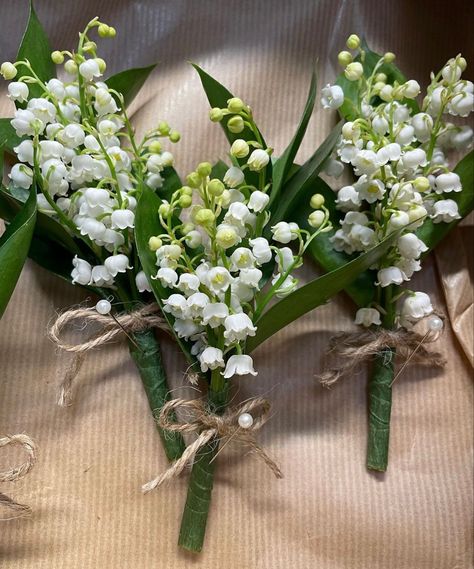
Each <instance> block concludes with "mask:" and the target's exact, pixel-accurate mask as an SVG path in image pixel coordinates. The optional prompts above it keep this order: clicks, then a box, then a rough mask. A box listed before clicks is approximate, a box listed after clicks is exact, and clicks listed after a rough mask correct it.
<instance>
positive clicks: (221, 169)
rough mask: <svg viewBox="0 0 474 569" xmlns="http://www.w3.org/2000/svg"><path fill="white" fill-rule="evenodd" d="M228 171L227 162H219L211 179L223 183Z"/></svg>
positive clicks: (212, 171) (213, 168)
mask: <svg viewBox="0 0 474 569" xmlns="http://www.w3.org/2000/svg"><path fill="white" fill-rule="evenodd" d="M228 169H229V166H227V164H226V163H225V162H223V161H222V160H218V161H217V162H216V163H215V164H214V166H213V167H212V170H211V178H218V179H219V180H221V181H222V180H223V179H224V176H225V174H226V172H227V170H228Z"/></svg>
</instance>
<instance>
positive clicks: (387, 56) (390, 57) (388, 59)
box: [383, 51, 396, 63]
mask: <svg viewBox="0 0 474 569" xmlns="http://www.w3.org/2000/svg"><path fill="white" fill-rule="evenodd" d="M395 57H396V55H395V54H394V53H392V52H391V51H387V53H384V56H383V60H384V63H393V62H394V61H395Z"/></svg>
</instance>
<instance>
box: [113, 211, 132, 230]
mask: <svg viewBox="0 0 474 569" xmlns="http://www.w3.org/2000/svg"><path fill="white" fill-rule="evenodd" d="M110 218H111V222H112V224H111V227H112V228H113V229H127V228H128V227H130V228H133V227H134V225H135V214H134V213H133V211H131V210H129V209H116V210H114V211H113V212H112V215H111V216H110Z"/></svg>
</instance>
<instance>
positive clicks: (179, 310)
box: [163, 294, 189, 320]
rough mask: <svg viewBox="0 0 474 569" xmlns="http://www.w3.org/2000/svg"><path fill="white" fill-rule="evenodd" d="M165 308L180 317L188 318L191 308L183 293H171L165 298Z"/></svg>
mask: <svg viewBox="0 0 474 569" xmlns="http://www.w3.org/2000/svg"><path fill="white" fill-rule="evenodd" d="M163 304H164V307H163V310H164V311H165V312H169V313H170V314H171V315H172V316H174V317H175V318H179V319H183V320H185V319H187V318H188V315H189V308H188V303H187V300H186V297H185V296H183V295H182V294H171V295H170V296H169V297H168V298H165V299H164V300H163Z"/></svg>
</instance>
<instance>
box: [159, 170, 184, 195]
mask: <svg viewBox="0 0 474 569" xmlns="http://www.w3.org/2000/svg"><path fill="white" fill-rule="evenodd" d="M161 176H162V178H163V185H162V186H161V188H158V189H157V190H156V193H157V194H158V195H159V196H160V198H161V199H162V200H167V201H170V200H171V196H172V195H173V193H174V192H175V191H176V190H179V188H181V187H182V185H183V184H182V183H181V179H180V177H179V176H178V173H177V172H176V170H175V169H174V168H172V167H170V166H169V167H167V168H165V169H164V170H163V172H161Z"/></svg>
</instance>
